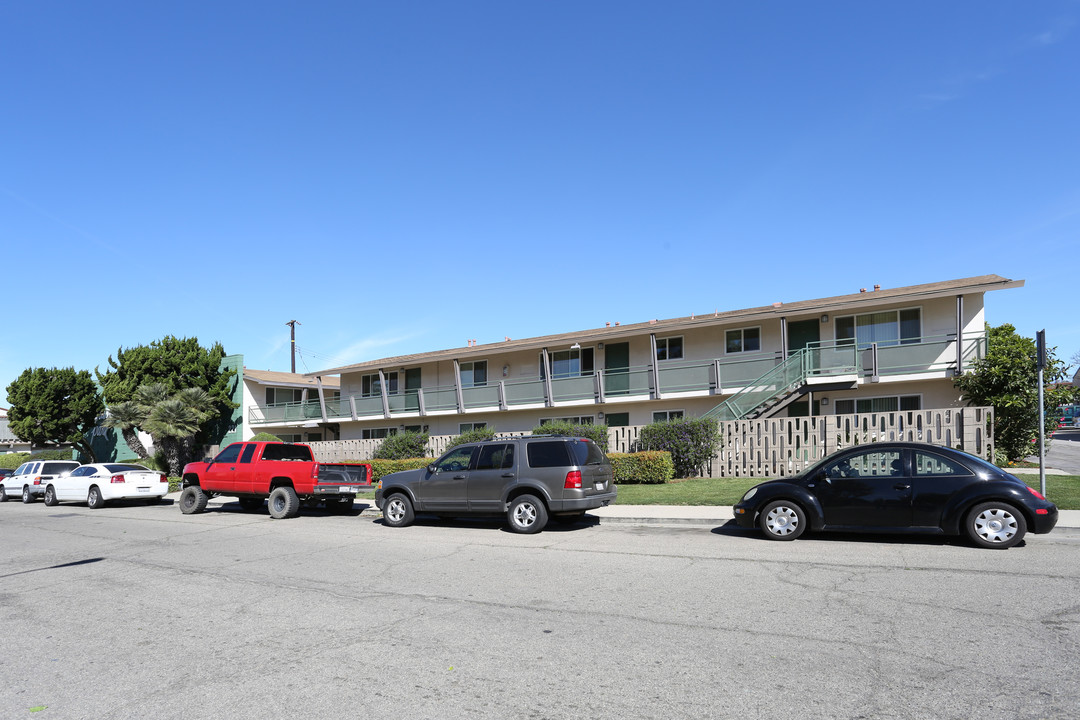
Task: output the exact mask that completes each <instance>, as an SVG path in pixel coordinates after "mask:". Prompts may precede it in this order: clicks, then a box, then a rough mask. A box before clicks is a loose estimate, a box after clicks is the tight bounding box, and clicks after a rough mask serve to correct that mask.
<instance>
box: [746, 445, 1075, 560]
mask: <svg viewBox="0 0 1080 720" xmlns="http://www.w3.org/2000/svg"><path fill="white" fill-rule="evenodd" d="M734 511H735V520H736V522H737V523H738V524H739V526H740V527H744V528H752V527H755V526H757V527H759V528H761V531H762V532H764V533H765V536H766V537H768V538H772V539H773V540H794V539H795V538H797V537H799V536H800V535H802V534H803V533H804V532H806V531H807V530H808V529H809V530H844V531H860V532H861V531H871V532H890V533H891V532H916V533H929V534H944V535H960V534H966V535H967V536H968V537H969V538H971V541H972V542H974V543H975V544H976V545H979V546H980V547H986V548H1008V547H1012V546H1013V545H1016V544H1017V543H1018V542H1020V541H1021V540H1022V539H1023V538H1024V534H1025V533H1027V532H1029V531H1030V532H1033V533H1036V534H1039V533H1048V532H1050V531H1051V530H1053V529H1054V525H1056V524H1057V518H1058V510H1057V506H1056V505H1054V504H1053V503H1052V502H1050V501H1048V500H1047V499H1046V498H1044V497H1043V496H1042V495H1040V494H1039V493H1038V492H1036V491H1035V490H1033V489H1032V488H1030V487H1028V485H1027V484H1026V483H1024V482H1023V481H1022V480H1020V479H1018V478H1016V477H1013V476H1012V475H1010V474H1008V473H1007V472H1005V471H1004V470H1002V469H1001V468H999V467H997V466H995V465H992V464H991V463H988V462H986V461H985V460H982V459H980V458H977V457H975V456H974V455H969V454H968V453H965V452H961V451H959V450H953V449H951V448H947V447H940V446H937V445H926V444H923V443H901V442H896V443H873V444H871V445H859V446H856V447H851V448H847V449H846V450H841V451H839V452H836V453H833V454H832V455H830V456H829V457H827V458H825V459H824V460H822V461H821V462H819V463H817V464H816V465H813V466H812V467H810V468H809V469H807V470H805V471H803V472H802V473H800V474H798V475H795V476H793V477H790V478H784V479H781V480H770V481H768V482H763V483H761V484H760V485H756V486H754V487H752V488H750V490H748V491H747V492H746V494H745V495H743V498H742V500H740V501H739V502H738V504H737V505H735V507H734Z"/></svg>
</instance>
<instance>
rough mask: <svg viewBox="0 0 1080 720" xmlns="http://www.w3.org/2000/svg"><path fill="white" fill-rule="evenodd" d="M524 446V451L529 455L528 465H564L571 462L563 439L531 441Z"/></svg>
mask: <svg viewBox="0 0 1080 720" xmlns="http://www.w3.org/2000/svg"><path fill="white" fill-rule="evenodd" d="M526 448H527V449H526V453H527V454H528V456H529V467H534V468H542V467H566V466H567V465H571V464H572V463H571V462H570V454H569V453H568V452H567V451H566V442H565V441H564V440H553V441H550V442H533V443H529V444H528V445H527V446H526Z"/></svg>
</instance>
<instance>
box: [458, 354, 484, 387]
mask: <svg viewBox="0 0 1080 720" xmlns="http://www.w3.org/2000/svg"><path fill="white" fill-rule="evenodd" d="M466 365H468V366H469V369H468V371H466V369H465V366H466ZM477 365H483V366H484V381H483V382H476V379H475V378H476V366H477ZM487 370H488V361H487V360H470V361H468V362H463V363H458V376H459V377H460V378H461V387H463V388H471V387H487V384H488V381H487V377H488V373H487ZM466 372H469V373H470V377H472V378H473V379H472V380H471V381H470V382H465V373H466Z"/></svg>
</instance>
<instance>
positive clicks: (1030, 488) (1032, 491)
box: [1028, 485, 1046, 500]
mask: <svg viewBox="0 0 1080 720" xmlns="http://www.w3.org/2000/svg"><path fill="white" fill-rule="evenodd" d="M1028 492H1029V493H1031V494H1032V495H1034V496H1035V497H1037V498H1039V499H1040V500H1045V499H1046V498H1044V497H1043V496H1042V493H1040V492H1039V491H1038V490H1036V489H1035V488H1033V487H1031V486H1030V485H1028Z"/></svg>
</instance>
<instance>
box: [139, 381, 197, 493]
mask: <svg viewBox="0 0 1080 720" xmlns="http://www.w3.org/2000/svg"><path fill="white" fill-rule="evenodd" d="M135 403H136V405H137V406H138V407H139V409H140V411H141V412H142V413H143V415H144V420H143V423H142V429H143V430H145V431H146V432H148V433H150V436H151V437H152V438H154V447H155V448H157V449H160V450H161V452H163V453H164V455H165V462H166V463H167V464H168V466H169V474H170V475H173V476H176V475H179V474H180V473H181V472H182V471H183V468H184V465H185V464H186V463H187V462H188V461H189V460H190V459H191V457H192V456H193V455H194V451H195V438H196V436H197V435H198V434H199V430H201V429H202V424H203V422H205V421H206V420H207V419H209V418H211V417H213V416H214V415H215V414H216V410H217V408H216V406H215V403H214V400H213V398H211V397H210V395H209V393H207V392H206V391H205V390H203V389H201V388H186V389H184V390H181V391H179V392H177V393H171V392H170V391H169V388H168V387H167V386H166V385H164V384H162V383H153V384H150V385H141V386H140V387H139V388H138V389H137V390H136V391H135Z"/></svg>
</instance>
